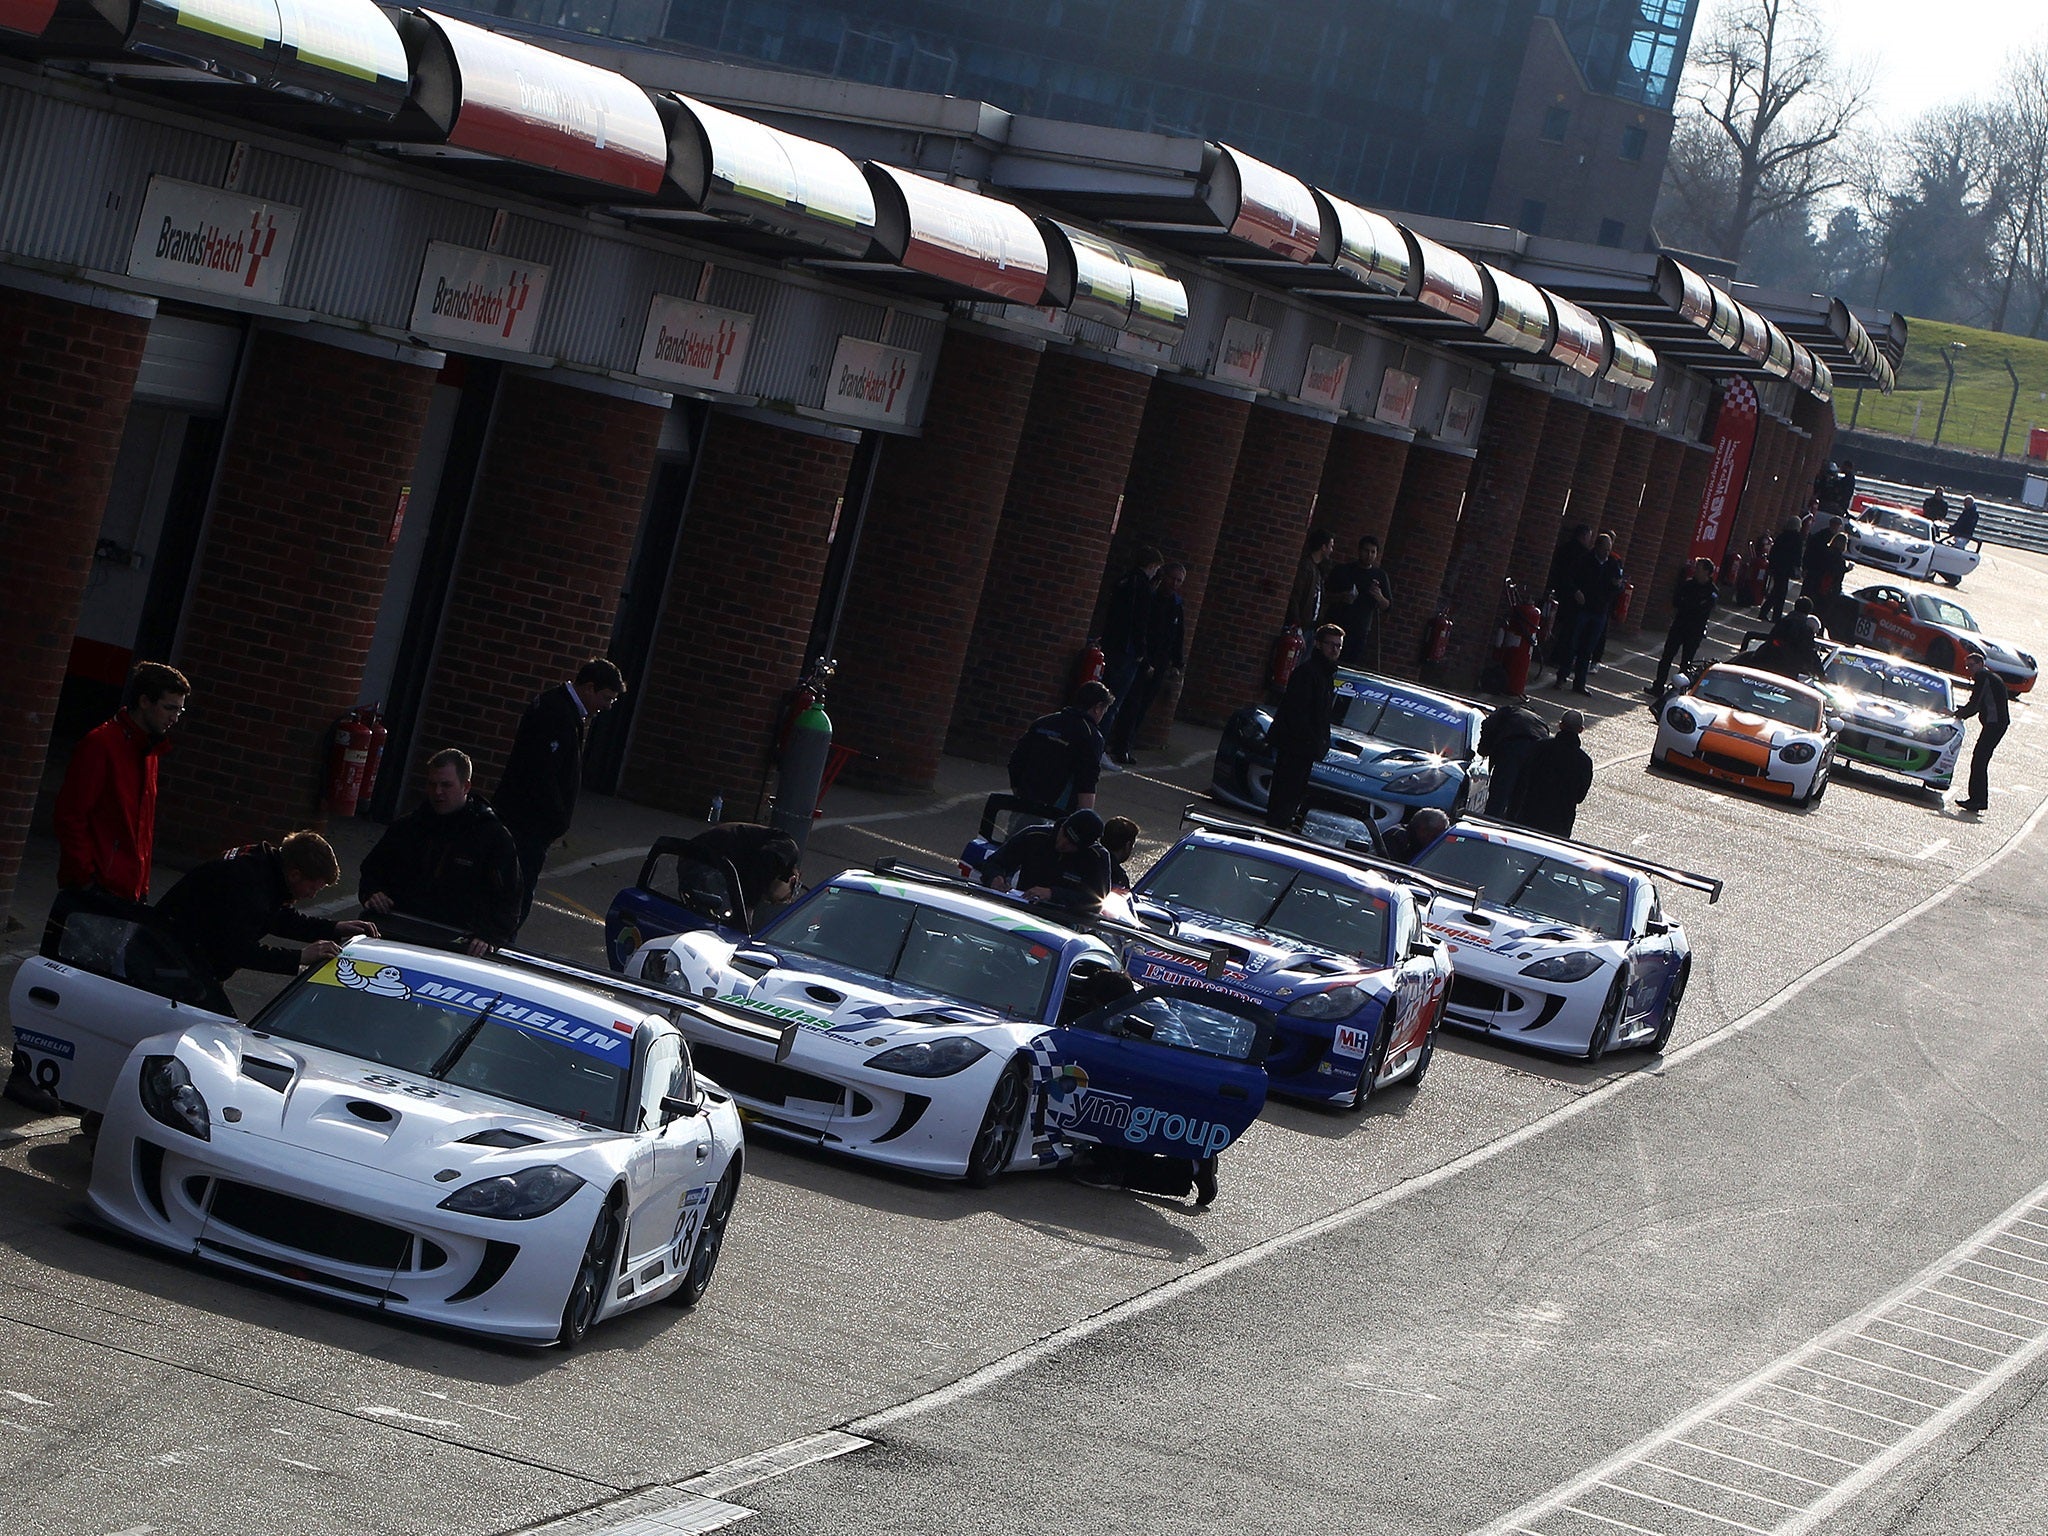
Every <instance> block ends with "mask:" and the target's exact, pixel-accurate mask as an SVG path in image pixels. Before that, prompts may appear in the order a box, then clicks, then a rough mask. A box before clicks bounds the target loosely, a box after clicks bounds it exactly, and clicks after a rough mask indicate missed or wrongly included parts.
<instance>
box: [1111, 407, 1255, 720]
mask: <svg viewBox="0 0 2048 1536" xmlns="http://www.w3.org/2000/svg"><path fill="white" fill-rule="evenodd" d="M1251 411H1252V408H1251V405H1250V403H1249V402H1248V401H1244V400H1233V399H1231V398H1230V397H1229V396H1227V395H1219V394H1216V393H1214V392H1212V391H1210V390H1204V389H1193V388H1190V387H1188V386H1187V385H1184V384H1175V383H1172V382H1170V381H1168V380H1166V379H1158V380H1155V381H1154V383H1153V386H1152V392H1151V394H1150V395H1149V396H1147V398H1146V401H1145V416H1144V420H1143V421H1142V422H1141V423H1140V424H1139V426H1138V445H1137V447H1136V448H1135V449H1134V450H1132V453H1131V473H1130V478H1129V479H1128V480H1127V481H1125V483H1124V515H1123V518H1122V520H1121V521H1120V522H1119V523H1118V524H1117V529H1116V537H1115V538H1114V539H1112V540H1111V541H1110V548H1109V563H1108V565H1107V566H1106V567H1105V571H1104V574H1105V576H1106V578H1107V580H1106V581H1105V587H1106V586H1107V585H1108V584H1109V583H1112V582H1114V581H1115V579H1116V578H1117V577H1118V576H1119V575H1121V574H1122V573H1123V572H1124V571H1126V570H1128V569H1129V568H1130V566H1131V563H1132V561H1133V559H1134V558H1135V556H1136V554H1137V550H1138V547H1139V546H1140V545H1141V544H1156V545H1158V546H1159V549H1160V551H1161V553H1163V554H1164V555H1165V556H1166V558H1167V559H1169V560H1181V561H1185V562H1186V563H1187V567H1188V581H1187V586H1186V587H1185V588H1183V589H1182V591H1181V602H1182V604H1183V605H1184V607H1185V609H1186V620H1187V633H1188V639H1189V648H1190V651H1192V649H1193V639H1194V636H1195V635H1196V634H1197V633H1199V632H1200V629H1201V620H1202V612H1203V607H1204V604H1205V602H1206V600H1207V596H1208V591H1209V577H1210V573H1211V571H1212V569H1213V568H1214V566H1215V563H1216V541H1217V537H1218V535H1219V534H1220V533H1221V532H1222V528H1223V508H1224V505H1225V503H1226V502H1228V500H1229V499H1230V485H1231V481H1232V479H1233V477H1234V476H1235V474H1236V472H1237V459H1238V453H1239V451H1240V449H1241V448H1242V447H1243V445H1244V434H1245V428H1246V426H1247V425H1248V424H1249V423H1250V421H1251ZM1104 595H1105V596H1106V593H1105V594H1104ZM1179 698H1180V688H1179V685H1178V684H1177V683H1171V682H1170V683H1169V684H1168V685H1167V686H1166V687H1165V688H1164V689H1162V690H1161V692H1160V696H1159V698H1158V699H1157V700H1155V701H1154V703H1153V705H1152V708H1151V710H1150V711H1149V712H1148V713H1147V714H1146V716H1145V726H1144V729H1143V730H1142V731H1141V732H1139V735H1138V742H1137V744H1138V745H1139V746H1142V747H1153V748H1157V747H1161V746H1163V745H1165V743H1166V738H1167V732H1168V730H1169V729H1170V728H1171V726H1172V724H1173V721H1174V719H1175V717H1176V714H1177V711H1178V707H1179Z"/></svg>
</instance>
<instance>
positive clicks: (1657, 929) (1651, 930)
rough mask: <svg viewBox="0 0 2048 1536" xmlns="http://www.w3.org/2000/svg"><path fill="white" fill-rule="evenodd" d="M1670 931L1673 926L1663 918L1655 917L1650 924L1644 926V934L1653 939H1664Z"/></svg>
mask: <svg viewBox="0 0 2048 1536" xmlns="http://www.w3.org/2000/svg"><path fill="white" fill-rule="evenodd" d="M1670 931H1671V925H1670V924H1669V923H1667V922H1665V921H1664V919H1663V918H1661V917H1653V918H1651V919H1650V920H1649V922H1647V923H1645V924H1644V925H1643V932H1645V933H1647V934H1648V935H1649V936H1650V937H1651V938H1653V939H1658V938H1662V937H1663V936H1664V935H1665V934H1667V933H1669V932H1670Z"/></svg>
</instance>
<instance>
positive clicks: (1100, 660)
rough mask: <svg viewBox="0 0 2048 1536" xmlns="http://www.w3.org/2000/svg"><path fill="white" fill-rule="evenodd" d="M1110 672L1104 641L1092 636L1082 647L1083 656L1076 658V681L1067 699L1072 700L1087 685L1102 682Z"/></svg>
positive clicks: (1069, 690) (1070, 688)
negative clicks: (1103, 646)
mask: <svg viewBox="0 0 2048 1536" xmlns="http://www.w3.org/2000/svg"><path fill="white" fill-rule="evenodd" d="M1108 670H1109V657H1108V655H1107V654H1106V653H1105V652H1104V651H1103V649H1102V641H1101V640H1100V639H1099V638H1097V637H1096V636H1094V635H1090V636H1089V637H1088V643H1087V644H1086V645H1084V646H1082V647H1081V654H1080V655H1079V656H1077V657H1075V658H1074V681H1073V683H1072V685H1071V686H1070V687H1069V688H1068V689H1067V697H1068V698H1070V699H1071V698H1072V697H1073V696H1074V695H1075V694H1077V693H1079V692H1080V691H1081V689H1082V687H1083V686H1084V685H1085V684H1088V683H1099V682H1101V681H1102V675H1103V673H1105V672H1107V671H1108Z"/></svg>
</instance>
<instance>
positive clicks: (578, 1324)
mask: <svg viewBox="0 0 2048 1536" xmlns="http://www.w3.org/2000/svg"><path fill="white" fill-rule="evenodd" d="M624 1237H625V1224H624V1223H623V1222H621V1221H620V1220H619V1197H618V1194H617V1193H616V1192H614V1193H612V1194H609V1195H607V1196H605V1201H604V1207H603V1209H601V1210H600V1211H599V1212H598V1213H597V1220H596V1221H594V1222H592V1223H591V1225H590V1241H589V1242H587V1243H585V1244H584V1245H583V1261H582V1262H581V1263H580V1264H578V1265H577V1266H576V1279H575V1281H574V1282H573V1283H572V1284H571V1285H570V1287H569V1299H568V1300H567V1301H565V1302H563V1303H562V1331H561V1332H560V1333H558V1334H557V1335H556V1336H555V1342H556V1343H557V1344H559V1345H561V1346H562V1348H564V1349H574V1348H575V1347H576V1346H577V1345H578V1344H581V1343H582V1342H583V1336H584V1335H585V1334H587V1333H589V1332H590V1325H591V1324H592V1323H594V1322H596V1321H597V1313H598V1309H599V1308H600V1307H602V1306H603V1305H604V1293H605V1289H606V1287H608V1286H609V1285H610V1284H611V1282H612V1269H613V1266H614V1265H616V1264H617V1263H618V1257H619V1244H620V1242H621V1241H622V1240H623V1239H624Z"/></svg>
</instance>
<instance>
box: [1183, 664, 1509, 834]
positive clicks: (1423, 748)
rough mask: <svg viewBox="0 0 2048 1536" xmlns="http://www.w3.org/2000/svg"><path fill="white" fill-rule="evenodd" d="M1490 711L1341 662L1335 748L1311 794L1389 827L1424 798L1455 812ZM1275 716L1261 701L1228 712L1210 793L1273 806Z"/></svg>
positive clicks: (1464, 797) (1257, 807) (1316, 802)
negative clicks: (1271, 740)
mask: <svg viewBox="0 0 2048 1536" xmlns="http://www.w3.org/2000/svg"><path fill="white" fill-rule="evenodd" d="M1486 716H1487V709H1486V706H1485V705H1483V704H1478V703H1474V702H1473V701H1472V700H1469V699H1461V698H1459V697H1458V696H1457V695H1455V694H1449V693H1442V692H1439V691H1438V690H1436V689H1434V688H1423V687H1420V686H1418V685H1416V684H1414V683H1400V682H1395V681H1394V680H1393V679H1392V678H1386V677H1378V676H1375V675H1374V674H1372V673H1370V672H1358V671H1354V670H1352V669H1351V668H1349V667H1343V668H1340V669H1339V670H1338V672H1337V709H1336V719H1335V724H1334V726H1333V728H1332V730H1331V732H1330V750H1329V752H1328V753H1327V754H1325V755H1324V757H1323V760H1322V761H1321V762H1320V763H1318V764H1316V766H1315V769H1314V771H1313V772H1312V773H1311V774H1310V775H1309V781H1308V803H1309V805H1310V806H1311V807H1316V806H1321V807H1324V808H1327V809H1332V810H1343V811H1348V812H1350V813H1351V814H1353V815H1357V816H1360V817H1362V818H1364V819H1365V820H1367V821H1370V822H1372V823H1373V824H1374V825H1375V826H1377V827H1379V828H1380V829H1381V830H1382V831H1384V830H1386V829H1387V828H1389V827H1392V826H1394V825H1395V824H1397V823H1398V822H1400V821H1402V820H1403V819H1404V818H1405V817H1406V816H1407V814H1408V813H1409V812H1410V811H1411V810H1413V809H1415V808H1416V807H1418V806H1424V805H1430V806H1435V807H1436V808H1437V809H1438V810H1440V811H1442V812H1443V813H1444V814H1445V815H1447V816H1450V817H1452V818H1454V819H1455V818H1456V817H1458V816H1459V815H1461V814H1463V812H1464V809H1465V806H1466V804H1467V803H1468V802H1469V801H1470V800H1471V799H1472V798H1473V795H1474V793H1475V790H1474V785H1473V767H1472V760H1473V758H1475V757H1476V756H1477V755H1478V752H1479V727H1480V725H1481V724H1482V723H1484V721H1485V719H1486ZM1272 725H1273V713H1272V711H1271V710H1270V709H1268V708H1267V707H1266V706H1265V705H1263V704H1259V705H1253V706H1250V707H1249V708H1245V709H1240V710H1239V711H1238V712H1237V713H1236V714H1234V715H1232V716H1231V717H1230V721H1229V723H1228V724H1226V725H1225V726H1224V727H1223V739H1222V740H1221V741H1220V742H1218V743H1217V746H1216V766H1215V768H1214V770H1213V772H1212V773H1211V776H1210V781H1209V793H1210V794H1212V795H1214V796H1215V797H1216V798H1217V799H1218V800H1221V801H1222V802H1223V803H1224V804H1226V805H1235V806H1240V807H1242V808H1244V809H1245V810H1250V811H1264V810H1265V809H1266V802H1267V800H1268V798H1269V796H1270V794H1271V791H1272V787H1273V749H1272V747H1271V746H1270V745H1268V744H1267V739H1266V733H1267V732H1268V731H1269V730H1271V729H1272Z"/></svg>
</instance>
